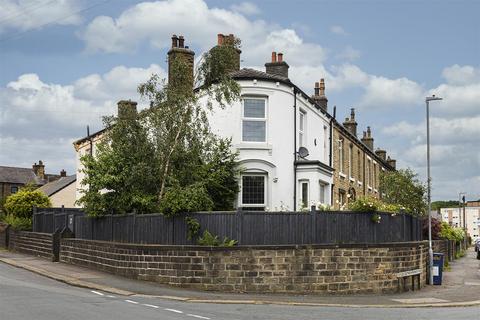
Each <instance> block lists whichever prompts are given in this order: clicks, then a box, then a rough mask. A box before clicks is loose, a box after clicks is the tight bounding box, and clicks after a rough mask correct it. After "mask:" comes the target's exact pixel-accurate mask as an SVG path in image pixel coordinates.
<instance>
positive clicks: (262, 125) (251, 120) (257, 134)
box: [242, 98, 267, 142]
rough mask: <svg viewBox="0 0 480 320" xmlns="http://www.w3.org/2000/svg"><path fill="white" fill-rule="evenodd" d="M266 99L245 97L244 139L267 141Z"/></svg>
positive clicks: (248, 140)
mask: <svg viewBox="0 0 480 320" xmlns="http://www.w3.org/2000/svg"><path fill="white" fill-rule="evenodd" d="M265 104H266V100H265V99H250V98H248V99H243V120H242V140H243V141H247V142H266V141H267V140H266V136H267V134H266V124H267V117H266V108H265Z"/></svg>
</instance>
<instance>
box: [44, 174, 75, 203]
mask: <svg viewBox="0 0 480 320" xmlns="http://www.w3.org/2000/svg"><path fill="white" fill-rule="evenodd" d="M75 181H77V175H75V174H72V175H71V176H68V177H61V178H60V179H58V180H55V181H52V182H49V183H47V184H46V185H44V186H42V187H40V188H38V190H40V191H42V192H43V193H45V194H46V195H47V196H49V197H50V196H51V195H53V194H55V193H57V192H58V191H60V190H62V189H63V188H65V187H67V186H69V185H70V184H72V183H74V182H75Z"/></svg>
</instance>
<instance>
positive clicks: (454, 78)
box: [442, 64, 480, 85]
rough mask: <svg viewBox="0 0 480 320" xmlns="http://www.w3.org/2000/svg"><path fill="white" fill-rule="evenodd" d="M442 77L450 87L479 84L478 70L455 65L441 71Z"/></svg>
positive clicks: (479, 75)
mask: <svg viewBox="0 0 480 320" xmlns="http://www.w3.org/2000/svg"><path fill="white" fill-rule="evenodd" d="M442 76H443V78H445V80H447V83H448V84H451V85H465V84H471V83H474V82H476V83H480V68H475V67H473V66H459V65H458V64H455V65H453V66H450V67H447V68H445V69H443V71H442Z"/></svg>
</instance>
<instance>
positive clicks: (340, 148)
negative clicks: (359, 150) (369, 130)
mask: <svg viewBox="0 0 480 320" xmlns="http://www.w3.org/2000/svg"><path fill="white" fill-rule="evenodd" d="M344 146H345V144H344V140H343V138H340V139H338V164H339V165H338V166H339V168H338V171H339V172H340V173H341V174H344V172H343V171H344V169H345V167H344V164H343V162H344V159H343V156H344V154H343V149H344Z"/></svg>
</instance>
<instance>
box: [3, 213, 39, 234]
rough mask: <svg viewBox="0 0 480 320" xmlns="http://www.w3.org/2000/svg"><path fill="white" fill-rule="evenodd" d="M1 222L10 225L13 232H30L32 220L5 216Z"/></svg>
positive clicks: (10, 215) (9, 215)
mask: <svg viewBox="0 0 480 320" xmlns="http://www.w3.org/2000/svg"><path fill="white" fill-rule="evenodd" d="M3 222H5V223H6V224H8V225H10V226H11V227H12V228H13V229H14V230H25V231H30V230H32V219H31V218H25V217H16V216H14V215H12V214H7V215H6V216H5V217H4V218H3Z"/></svg>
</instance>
